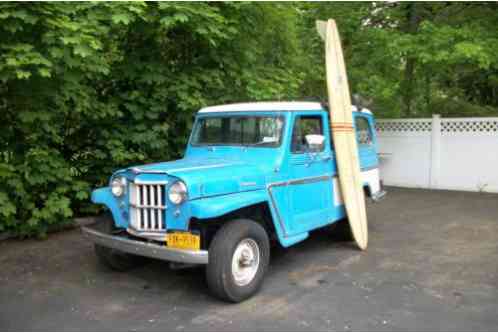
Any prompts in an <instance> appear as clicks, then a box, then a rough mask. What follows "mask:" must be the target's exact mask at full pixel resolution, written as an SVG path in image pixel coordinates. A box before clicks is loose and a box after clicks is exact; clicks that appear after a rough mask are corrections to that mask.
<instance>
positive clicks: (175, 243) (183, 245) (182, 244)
mask: <svg viewBox="0 0 498 333" xmlns="http://www.w3.org/2000/svg"><path fill="white" fill-rule="evenodd" d="M166 243H167V246H168V247H172V248H175V249H183V250H199V249H200V248H201V237H200V236H199V235H194V234H191V233H188V232H171V233H169V234H166Z"/></svg>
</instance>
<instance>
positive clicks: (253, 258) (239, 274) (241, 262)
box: [232, 238, 259, 286]
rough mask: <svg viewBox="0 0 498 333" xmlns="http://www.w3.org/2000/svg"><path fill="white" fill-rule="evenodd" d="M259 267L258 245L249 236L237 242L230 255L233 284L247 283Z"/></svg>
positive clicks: (241, 284)
mask: <svg viewBox="0 0 498 333" xmlns="http://www.w3.org/2000/svg"><path fill="white" fill-rule="evenodd" d="M258 268H259V246H258V244H257V243H256V242H255V241H254V240H253V239H251V238H246V239H243V240H242V241H240V242H239V244H238V245H237V247H236V248H235V251H234V253H233V257H232V276H233V279H234V281H235V284H237V285H238V286H245V285H247V284H249V283H250V282H251V281H252V280H253V279H254V277H255V276H256V273H257V272H258Z"/></svg>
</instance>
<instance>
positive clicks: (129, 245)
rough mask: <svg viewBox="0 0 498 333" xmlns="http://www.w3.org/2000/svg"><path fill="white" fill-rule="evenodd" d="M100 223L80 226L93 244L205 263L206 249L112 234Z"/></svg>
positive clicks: (141, 253)
mask: <svg viewBox="0 0 498 333" xmlns="http://www.w3.org/2000/svg"><path fill="white" fill-rule="evenodd" d="M99 224H100V223H96V224H93V225H90V226H84V227H81V231H82V232H83V234H84V235H85V236H86V237H87V238H89V239H90V240H91V241H92V242H94V243H95V244H99V245H102V246H105V247H108V248H112V249H116V250H119V251H123V252H126V253H131V254H135V255H138V256H142V257H149V258H156V259H161V260H166V261H173V262H179V263H186V264H207V263H208V251H206V250H199V251H189V250H180V249H172V248H168V247H165V246H163V245H160V244H156V243H153V242H148V241H142V240H135V239H132V238H129V237H127V236H126V235H124V236H123V235H113V234H110V233H108V232H105V231H104V228H102V227H100V228H99Z"/></svg>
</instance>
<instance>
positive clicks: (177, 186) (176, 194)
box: [168, 181, 187, 205]
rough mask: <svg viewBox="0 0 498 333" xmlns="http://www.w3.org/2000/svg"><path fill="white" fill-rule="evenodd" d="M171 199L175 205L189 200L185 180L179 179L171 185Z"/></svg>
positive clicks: (169, 195)
mask: <svg viewBox="0 0 498 333" xmlns="http://www.w3.org/2000/svg"><path fill="white" fill-rule="evenodd" d="M168 197H169V201H171V202H172V203H174V204H175V205H179V204H181V203H182V202H184V201H185V200H187V186H185V183H184V182H181V181H177V182H175V183H174V184H173V185H171V186H170V188H169V192H168Z"/></svg>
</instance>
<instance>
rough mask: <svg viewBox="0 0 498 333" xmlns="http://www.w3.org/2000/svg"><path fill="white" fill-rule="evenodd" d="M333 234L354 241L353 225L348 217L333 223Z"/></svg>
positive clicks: (346, 240)
mask: <svg viewBox="0 0 498 333" xmlns="http://www.w3.org/2000/svg"><path fill="white" fill-rule="evenodd" d="M331 230H332V235H333V237H334V238H336V239H338V240H341V241H345V242H350V241H353V240H354V238H353V232H352V230H351V226H350V225H349V221H348V219H347V218H344V219H342V220H339V221H337V222H336V223H334V224H332V225H331Z"/></svg>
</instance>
